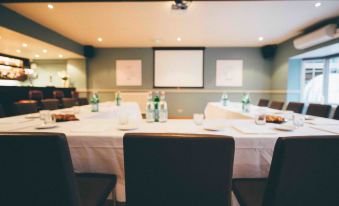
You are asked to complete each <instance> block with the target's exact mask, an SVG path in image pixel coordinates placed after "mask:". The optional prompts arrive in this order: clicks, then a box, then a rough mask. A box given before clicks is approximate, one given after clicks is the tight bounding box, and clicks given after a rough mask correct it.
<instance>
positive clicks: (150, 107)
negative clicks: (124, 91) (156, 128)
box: [146, 92, 154, 122]
mask: <svg viewBox="0 0 339 206" xmlns="http://www.w3.org/2000/svg"><path fill="white" fill-rule="evenodd" d="M146 122H154V103H153V95H152V92H149V93H148V97H147V103H146Z"/></svg>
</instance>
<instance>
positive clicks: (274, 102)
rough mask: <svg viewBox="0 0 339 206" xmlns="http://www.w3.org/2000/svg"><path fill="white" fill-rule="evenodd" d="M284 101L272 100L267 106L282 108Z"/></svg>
mask: <svg viewBox="0 0 339 206" xmlns="http://www.w3.org/2000/svg"><path fill="white" fill-rule="evenodd" d="M284 104H285V103H284V102H279V101H272V103H271V105H270V106H269V107H270V108H271V109H277V110H282V109H283V107H284Z"/></svg>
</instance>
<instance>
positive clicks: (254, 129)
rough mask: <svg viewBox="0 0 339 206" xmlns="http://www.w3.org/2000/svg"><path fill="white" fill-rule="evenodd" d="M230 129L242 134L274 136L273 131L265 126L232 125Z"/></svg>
mask: <svg viewBox="0 0 339 206" xmlns="http://www.w3.org/2000/svg"><path fill="white" fill-rule="evenodd" d="M232 127H233V128H234V129H235V130H237V131H238V132H241V133H243V134H276V133H275V132H274V131H272V130H271V129H269V128H267V127H265V126H258V125H233V126H232Z"/></svg>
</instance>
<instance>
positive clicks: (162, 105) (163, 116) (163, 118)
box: [159, 92, 168, 122]
mask: <svg viewBox="0 0 339 206" xmlns="http://www.w3.org/2000/svg"><path fill="white" fill-rule="evenodd" d="M167 119H168V110H167V102H166V100H165V92H162V93H161V96H160V102H159V122H167Z"/></svg>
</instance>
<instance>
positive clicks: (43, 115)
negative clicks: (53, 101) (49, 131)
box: [39, 110, 55, 125]
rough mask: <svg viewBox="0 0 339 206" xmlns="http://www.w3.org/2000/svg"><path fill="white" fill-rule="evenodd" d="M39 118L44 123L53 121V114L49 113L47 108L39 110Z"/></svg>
mask: <svg viewBox="0 0 339 206" xmlns="http://www.w3.org/2000/svg"><path fill="white" fill-rule="evenodd" d="M39 113H40V119H41V120H42V122H43V124H44V125H48V124H53V123H55V116H54V115H52V114H51V112H50V111H49V110H41V111H40V112H39Z"/></svg>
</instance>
